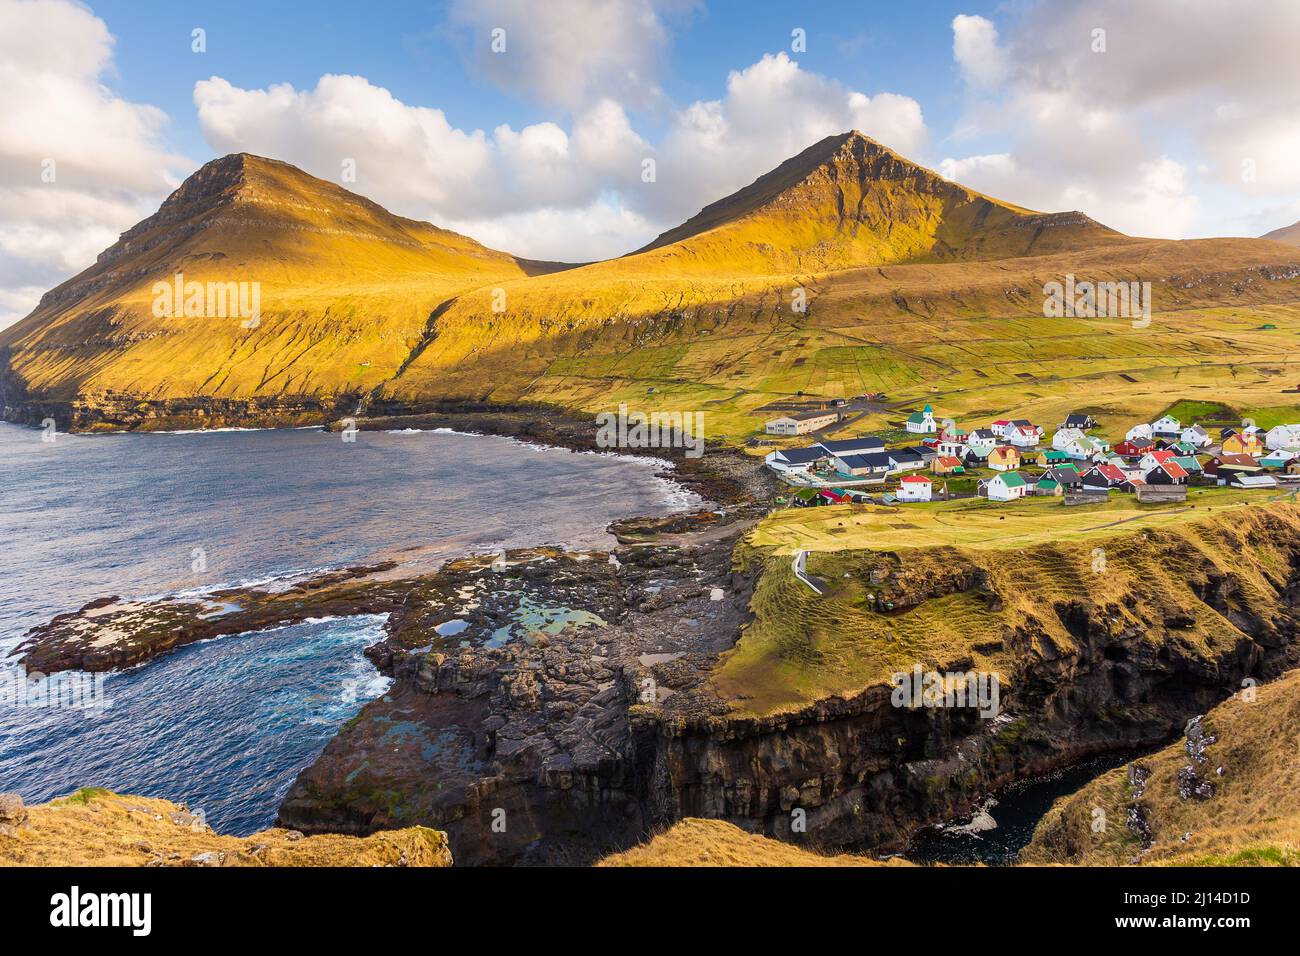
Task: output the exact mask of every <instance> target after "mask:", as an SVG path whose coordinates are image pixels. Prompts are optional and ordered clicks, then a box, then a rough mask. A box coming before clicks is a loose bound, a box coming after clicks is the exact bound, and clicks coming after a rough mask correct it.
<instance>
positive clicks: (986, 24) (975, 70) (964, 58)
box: [952, 13, 1007, 87]
mask: <svg viewBox="0 0 1300 956" xmlns="http://www.w3.org/2000/svg"><path fill="white" fill-rule="evenodd" d="M952 55H953V59H955V60H956V61H957V65H958V66H959V67H960V68H961V73H962V76H963V77H965V79H966V82H967V83H969V84H971V85H972V86H977V87H991V86H997V85H998V84H1000V83H1001V82H1002V81H1003V79H1004V78H1005V77H1006V73H1007V62H1006V54H1005V52H1004V51H1003V50H1002V48H1001V47H1000V46H999V45H998V28H997V27H996V26H994V25H993V21H991V20H987V19H985V18H984V17H973V16H967V15H966V14H964V13H959V14H958V15H957V16H956V17H954V18H953V21H952Z"/></svg>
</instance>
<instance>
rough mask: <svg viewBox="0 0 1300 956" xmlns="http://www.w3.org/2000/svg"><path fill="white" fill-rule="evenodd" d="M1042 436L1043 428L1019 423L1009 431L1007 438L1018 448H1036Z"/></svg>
mask: <svg viewBox="0 0 1300 956" xmlns="http://www.w3.org/2000/svg"><path fill="white" fill-rule="evenodd" d="M1042 437H1043V430H1042V429H1041V428H1039V427H1038V426H1037V425H1017V426H1016V427H1015V428H1013V429H1012V430H1011V431H1010V432H1008V433H1007V438H1009V439H1010V440H1011V444H1013V445H1015V446H1016V447H1017V448H1034V447H1036V446H1037V445H1038V440H1039V439H1040V438H1042Z"/></svg>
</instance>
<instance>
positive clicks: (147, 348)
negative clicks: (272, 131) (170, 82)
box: [0, 154, 549, 399]
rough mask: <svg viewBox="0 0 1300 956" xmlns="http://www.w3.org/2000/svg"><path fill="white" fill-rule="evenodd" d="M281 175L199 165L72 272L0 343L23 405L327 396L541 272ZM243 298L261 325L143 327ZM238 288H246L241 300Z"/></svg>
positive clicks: (375, 374) (285, 171) (180, 320)
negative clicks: (169, 292) (444, 313)
mask: <svg viewBox="0 0 1300 956" xmlns="http://www.w3.org/2000/svg"><path fill="white" fill-rule="evenodd" d="M546 268H549V267H548V266H544V265H542V264H537V263H529V262H525V261H522V260H518V259H515V258H514V257H512V256H509V255H506V254H504V253H500V252H496V251H494V250H491V249H487V248H485V247H484V246H481V245H479V244H478V243H476V242H474V241H473V240H471V239H467V238H465V237H464V236H460V235H457V234H456V233H453V232H448V231H446V230H443V229H438V228H436V227H434V226H431V225H429V224H428V223H423V222H415V221H413V220H409V219H403V218H400V217H398V216H394V215H392V214H390V213H388V212H387V211H386V210H384V209H383V208H382V207H380V206H378V205H376V204H375V203H373V202H371V201H369V200H367V199H364V198H363V197H361V196H358V195H355V194H353V193H350V192H348V191H347V190H345V189H342V188H341V187H339V186H336V185H334V184H332V183H328V182H325V181H323V180H319V179H316V178H314V177H311V176H308V175H306V174H305V173H303V172H301V171H300V170H298V169H296V168H294V167H293V166H290V165H288V164H286V163H280V162H276V161H274V160H268V159H262V158H260V157H256V156H250V155H247V154H238V155H232V156H227V157H224V158H222V159H218V160H214V161H213V162H211V163H208V164H207V165H206V166H204V167H203V168H202V169H200V170H199V171H198V172H196V173H195V174H194V175H193V176H191V177H190V178H189V179H187V180H186V181H185V183H184V184H182V185H181V186H180V188H178V189H177V190H176V191H175V192H174V193H173V194H172V195H171V196H170V197H169V198H168V199H167V200H166V201H165V202H164V203H163V205H162V207H161V208H160V209H159V210H158V212H157V213H156V214H155V215H153V216H151V217H149V218H148V219H146V220H144V221H143V222H141V223H139V224H138V225H136V226H134V227H133V228H132V229H130V230H128V231H127V232H126V233H124V234H123V235H122V237H121V239H120V240H119V241H118V242H117V243H116V244H115V245H114V246H112V247H111V248H110V249H108V250H107V251H106V252H104V253H103V254H101V255H100V257H99V261H98V262H96V263H95V265H93V266H91V267H90V268H89V269H87V270H86V271H85V272H83V273H81V274H80V275H78V276H75V277H74V278H72V279H70V280H68V281H67V282H65V283H63V284H62V285H60V286H59V287H57V288H56V289H54V290H52V291H51V292H49V293H47V294H46V295H45V297H44V298H43V299H42V301H41V303H40V305H39V306H38V307H37V309H36V310H35V311H34V312H33V313H32V314H31V315H30V316H28V317H27V318H26V319H24V320H23V321H21V322H19V323H18V324H17V325H15V326H13V327H11V328H9V329H6V330H4V331H3V332H0V348H6V349H8V350H9V352H10V356H11V358H10V360H9V363H10V367H11V369H12V372H13V373H14V375H15V377H16V378H17V380H18V381H19V382H20V383H21V385H22V386H24V387H25V389H26V390H27V391H28V392H29V393H34V394H39V395H41V396H44V397H48V398H55V399H73V398H75V397H78V396H87V395H91V396H93V395H94V394H95V393H102V392H127V393H129V394H131V395H133V396H140V397H145V398H170V397H189V396H195V395H217V396H231V397H247V396H251V395H335V394H339V393H343V392H348V391H356V390H359V389H363V388H366V387H368V386H370V385H373V384H375V383H377V382H380V381H382V380H384V379H385V378H388V377H390V376H391V375H393V374H394V373H395V372H396V371H397V369H398V367H399V366H400V364H401V362H402V361H403V360H404V359H405V358H406V357H407V356H408V355H409V354H410V351H411V348H412V346H413V345H414V344H415V343H416V342H417V341H418V340H419V339H420V336H421V335H422V334H423V332H424V328H425V325H426V323H427V321H428V318H429V315H430V313H431V312H432V311H433V309H434V308H435V307H436V306H437V305H438V304H439V303H440V302H442V301H444V300H445V299H447V298H449V297H451V296H453V295H455V294H456V293H457V292H458V291H461V290H463V289H465V288H470V287H473V286H477V285H481V284H483V283H485V282H492V281H499V280H502V279H505V278H514V277H519V276H524V275H528V274H530V273H535V272H538V271H543V270H545V269H546ZM177 272H180V273H182V274H183V275H184V278H185V280H186V281H187V282H189V281H196V282H200V283H204V284H206V283H208V282H218V283H241V282H247V283H254V282H256V283H258V284H259V285H260V299H261V324H260V326H259V327H257V328H253V329H250V328H244V327H243V325H242V323H241V320H240V317H239V316H238V314H235V310H234V309H233V308H228V309H227V310H226V313H227V316H228V317H215V316H214V317H185V316H183V315H182V316H174V317H157V316H155V315H154V309H153V306H154V300H155V296H154V293H153V285H154V283H155V282H157V281H160V280H161V281H167V282H170V281H172V280H173V276H174V275H175V273H177ZM250 288H251V287H250Z"/></svg>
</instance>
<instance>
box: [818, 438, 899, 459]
mask: <svg viewBox="0 0 1300 956" xmlns="http://www.w3.org/2000/svg"><path fill="white" fill-rule="evenodd" d="M817 447H819V448H822V449H824V450H825V452H826V454H827V455H828V456H829V457H834V456H836V455H869V454H871V453H872V452H877V451H884V448H885V441H884V439H883V438H876V437H875V436H874V435H861V436H859V437H858V438H835V439H831V438H828V439H826V440H825V441H820V442H818V443H817Z"/></svg>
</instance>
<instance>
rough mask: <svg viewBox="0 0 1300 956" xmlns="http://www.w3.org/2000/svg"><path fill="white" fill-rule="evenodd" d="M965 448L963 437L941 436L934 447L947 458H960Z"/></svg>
mask: <svg viewBox="0 0 1300 956" xmlns="http://www.w3.org/2000/svg"><path fill="white" fill-rule="evenodd" d="M965 450H966V439H965V438H942V439H940V440H939V445H938V447H937V448H936V449H935V451H937V452H938V453H939V454H940V455H943V456H945V457H948V458H960V457H961V454H962V452H964V451H965Z"/></svg>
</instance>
